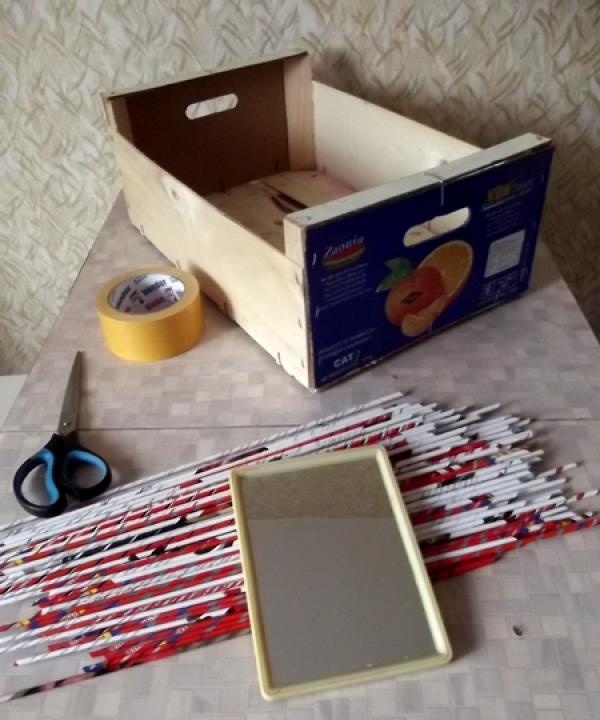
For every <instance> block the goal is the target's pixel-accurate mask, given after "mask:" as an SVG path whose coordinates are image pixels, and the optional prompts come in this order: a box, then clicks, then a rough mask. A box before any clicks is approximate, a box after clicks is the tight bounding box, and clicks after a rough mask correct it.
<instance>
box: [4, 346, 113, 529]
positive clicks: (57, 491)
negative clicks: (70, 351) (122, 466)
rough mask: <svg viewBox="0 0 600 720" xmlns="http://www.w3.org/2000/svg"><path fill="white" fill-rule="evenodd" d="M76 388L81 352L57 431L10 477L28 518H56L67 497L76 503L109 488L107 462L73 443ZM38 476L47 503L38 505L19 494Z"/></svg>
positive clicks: (79, 382) (75, 425)
mask: <svg viewBox="0 0 600 720" xmlns="http://www.w3.org/2000/svg"><path fill="white" fill-rule="evenodd" d="M80 386H81V352H77V353H76V354H75V359H74V360H73V365H72V367H71V372H70V374H69V380H68V382H67V387H66V390H65V395H64V400H63V405H62V409H61V413H60V419H59V423H58V429H57V431H56V432H55V433H54V434H53V435H52V437H51V438H50V440H49V441H48V442H47V443H46V445H44V447H43V448H41V449H40V450H38V451H37V452H36V453H34V454H33V455H32V456H31V457H30V458H28V459H27V460H25V462H24V463H23V464H22V465H21V466H20V467H19V469H18V470H17V472H16V473H15V476H14V478H13V491H14V493H15V495H16V498H17V500H18V501H19V503H20V504H21V506H22V507H23V508H24V509H25V510H27V512H29V513H31V514H32V515H37V516H38V517H43V518H49V517H54V516H56V515H60V513H61V512H62V511H63V510H64V509H65V507H66V505H67V495H69V496H71V497H73V498H74V499H75V500H78V501H85V500H91V498H94V497H96V496H97V495H100V493H102V492H104V491H105V490H106V489H107V488H108V486H109V485H110V481H111V472H110V467H109V466H108V463H107V462H106V461H105V460H104V459H103V458H101V457H100V455H97V454H96V453H94V452H91V451H90V450H88V449H87V448H85V447H83V446H82V445H80V444H79V442H78V441H77V432H76V429H77V415H78V411H79V391H80ZM36 468H43V473H41V472H40V473H35V474H34V470H35V469H36ZM30 475H32V477H31V478H29V476H30ZM90 475H91V476H92V477H91V478H90ZM40 476H41V477H43V480H44V489H45V494H46V497H47V498H48V502H47V503H42V504H38V503H37V502H33V501H32V500H30V499H28V498H27V497H26V496H25V494H24V492H23V486H24V484H25V482H26V481H27V480H28V478H29V482H31V481H33V482H34V483H35V482H36V481H37V482H39V479H38V478H39V477H40ZM92 481H93V482H92Z"/></svg>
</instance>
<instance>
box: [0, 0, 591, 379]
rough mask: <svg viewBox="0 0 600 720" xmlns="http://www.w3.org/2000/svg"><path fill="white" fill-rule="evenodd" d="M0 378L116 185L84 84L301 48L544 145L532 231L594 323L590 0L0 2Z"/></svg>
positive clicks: (464, 123)
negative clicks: (551, 148)
mask: <svg viewBox="0 0 600 720" xmlns="http://www.w3.org/2000/svg"><path fill="white" fill-rule="evenodd" d="M0 12H1V13H2V15H1V20H0V82H1V84H2V103H1V112H0V118H1V124H0V150H1V156H2V191H1V193H0V204H1V206H0V211H1V212H0V261H1V262H0V373H2V372H8V371H16V370H22V371H27V370H28V369H29V368H30V366H31V364H32V362H33V361H34V359H35V357H36V354H37V352H38V351H39V349H40V347H41V345H42V343H43V341H44V338H45V337H46V335H47V333H48V331H49V329H50V327H51V325H52V322H53V320H54V319H55V317H56V315H57V313H58V310H59V308H60V306H61V303H62V302H63V301H64V299H65V297H66V295H67V293H68V290H69V287H70V286H71V283H72V282H73V280H74V278H75V276H76V274H77V272H78V269H79V268H80V266H81V264H82V262H83V260H84V259H85V257H86V253H87V252H88V250H89V248H90V245H91V244H92V242H93V240H94V238H95V236H96V233H97V232H98V230H99V229H100V227H101V225H102V222H103V220H104V218H105V217H106V214H107V212H108V210H109V208H110V206H111V204H112V202H113V200H114V198H115V196H116V194H117V192H118V189H119V183H118V177H117V173H116V170H115V166H114V162H113V156H112V148H111V144H110V142H109V139H108V136H107V132H106V127H105V122H104V116H103V111H102V106H101V102H100V93H101V92H102V91H104V90H109V89H111V88H113V87H117V86H118V87H123V86H128V85H135V84H137V83H139V82H141V81H154V80H166V79H168V78H171V77H173V76H176V75H177V74H178V73H182V72H190V71H193V70H196V69H198V70H199V69H203V68H210V67H213V66H216V65H219V64H221V63H226V62H230V61H232V60H234V59H235V58H238V57H241V58H243V57H247V56H250V55H256V54H260V53H263V52H272V51H275V50H278V49H282V48H286V47H291V46H298V45H302V46H305V47H307V48H308V49H310V50H311V51H312V53H313V62H314V66H315V74H316V76H317V77H318V78H319V79H321V80H323V81H325V82H327V83H329V84H331V85H334V86H337V87H340V88H342V89H345V90H348V91H350V92H353V93H356V94H360V95H363V96H365V97H367V98H369V99H371V100H373V101H376V102H378V103H380V104H382V105H385V106H387V107H389V108H391V109H393V110H398V111H401V112H403V113H404V114H406V115H408V116H410V117H412V118H414V119H416V120H420V121H422V122H425V123H428V124H430V125H432V126H434V127H436V128H438V129H440V130H443V131H446V132H449V133H452V134H455V135H457V136H458V137H461V138H463V139H465V140H467V141H470V142H473V143H476V144H479V145H482V146H487V145H491V144H493V143H496V142H499V141H502V140H505V139H507V138H509V137H511V136H514V135H517V134H519V133H521V132H523V131H526V130H532V131H536V132H538V133H541V134H543V135H548V136H550V137H552V138H554V140H555V141H556V143H557V146H558V151H557V155H556V161H555V166H554V175H553V181H552V187H551V195H550V203H549V208H548V211H547V215H546V221H545V228H544V236H545V239H546V242H547V243H548V244H549V245H550V247H551V248H552V250H553V252H554V255H555V257H556V258H557V260H558V262H559V265H560V268H561V270H562V272H563V274H564V275H565V277H566V279H567V280H568V282H569V284H570V285H571V287H572V289H573V291H574V292H575V294H576V296H577V298H578V300H579V302H580V303H581V305H582V307H583V309H584V311H585V312H586V314H587V316H588V318H589V319H590V321H591V322H592V324H593V326H594V327H595V329H596V331H597V332H600V235H599V231H598V228H600V182H598V178H599V177H600V126H599V123H600V121H599V117H600V114H599V109H600V108H599V104H600V85H599V79H598V78H599V77H600V43H599V41H598V39H599V38H600V19H599V16H600V2H598V0H495V1H494V2H491V1H488V0H413V1H412V2H411V1H410V0H396V1H394V0H386V1H383V0H381V1H379V2H377V1H376V0H362V1H361V0H297V1H294V0H229V1H228V0H131V1H128V0H2V2H1V3H0Z"/></svg>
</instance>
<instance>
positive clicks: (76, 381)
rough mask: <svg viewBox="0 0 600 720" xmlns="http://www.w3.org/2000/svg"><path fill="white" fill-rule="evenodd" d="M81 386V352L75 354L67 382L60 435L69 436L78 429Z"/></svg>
mask: <svg viewBox="0 0 600 720" xmlns="http://www.w3.org/2000/svg"><path fill="white" fill-rule="evenodd" d="M80 386H81V352H76V353H75V359H74V360H73V365H72V366H71V373H70V375H69V379H68V381H67V387H66V390H65V397H64V400H63V404H62V409H61V411H60V418H59V420H58V429H57V432H58V434H59V435H68V434H69V433H70V432H73V430H75V429H76V428H77V415H78V413H79V390H80Z"/></svg>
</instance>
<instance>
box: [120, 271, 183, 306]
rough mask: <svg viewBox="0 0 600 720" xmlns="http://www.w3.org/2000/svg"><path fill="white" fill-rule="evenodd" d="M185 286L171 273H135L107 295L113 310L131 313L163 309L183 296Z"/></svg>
mask: <svg viewBox="0 0 600 720" xmlns="http://www.w3.org/2000/svg"><path fill="white" fill-rule="evenodd" d="M184 292H185V286H184V284H183V282H182V281H181V280H180V279H179V278H178V277H174V276H173V275H163V274H162V273H149V274H145V275H137V276H136V277H131V278H129V279H128V280H124V281H123V282H121V283H119V284H118V285H116V286H115V287H114V288H113V289H112V290H111V291H110V294H109V296H108V302H109V304H110V306H111V307H113V308H115V310H120V311H121V312H124V313H131V314H132V315H144V314H146V313H151V312H157V311H158V310H164V309H166V308H168V307H169V306H171V305H174V304H175V303H176V302H177V301H178V300H180V299H181V298H182V297H183V294H184Z"/></svg>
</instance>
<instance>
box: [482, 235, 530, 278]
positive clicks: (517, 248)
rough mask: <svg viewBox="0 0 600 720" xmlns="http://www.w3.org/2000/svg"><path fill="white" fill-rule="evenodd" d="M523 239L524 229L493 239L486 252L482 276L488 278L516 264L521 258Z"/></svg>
mask: <svg viewBox="0 0 600 720" xmlns="http://www.w3.org/2000/svg"><path fill="white" fill-rule="evenodd" d="M524 240H525V230H519V231H518V232H515V233H511V234H510V235H505V236H504V237H502V238H500V239H499V240H494V242H493V243H491V245H490V249H489V252H488V256H487V262H486V264H485V274H484V277H486V278H488V277H491V276H492V275H497V274H498V273H501V272H504V271H505V270H509V269H510V268H512V267H515V265H518V264H519V262H520V260H521V251H522V250H523V241H524Z"/></svg>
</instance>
